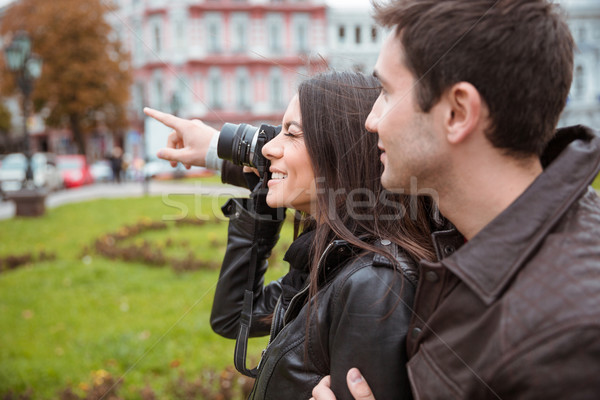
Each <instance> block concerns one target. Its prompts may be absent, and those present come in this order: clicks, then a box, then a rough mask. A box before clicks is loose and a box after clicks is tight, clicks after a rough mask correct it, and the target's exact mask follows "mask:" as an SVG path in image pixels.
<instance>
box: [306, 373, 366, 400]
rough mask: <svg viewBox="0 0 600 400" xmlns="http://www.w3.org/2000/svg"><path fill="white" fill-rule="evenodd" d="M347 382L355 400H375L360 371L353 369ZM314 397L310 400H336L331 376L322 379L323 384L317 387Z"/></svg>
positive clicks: (313, 393) (313, 392)
mask: <svg viewBox="0 0 600 400" xmlns="http://www.w3.org/2000/svg"><path fill="white" fill-rule="evenodd" d="M346 382H347V383H348V389H350V393H352V397H354V399H355V400H375V397H374V396H373V392H371V388H370V387H369V385H368V384H367V381H365V378H363V376H362V375H361V373H360V371H359V370H358V369H356V368H352V369H351V370H350V371H348V375H347V376H346ZM312 395H313V397H311V399H310V400H336V398H335V394H333V392H332V391H331V377H330V376H329V375H327V376H326V377H325V378H323V379H321V382H319V384H318V385H317V386H315V388H314V389H313V391H312Z"/></svg>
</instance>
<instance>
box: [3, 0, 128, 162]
mask: <svg viewBox="0 0 600 400" xmlns="http://www.w3.org/2000/svg"><path fill="white" fill-rule="evenodd" d="M106 3H107V2H106V1H103V0H83V1H82V0H52V1H40V0H20V1H18V2H15V3H14V4H13V5H12V6H11V7H10V8H9V9H8V10H7V12H6V14H5V15H4V17H3V20H2V23H1V25H0V33H2V34H3V35H5V36H10V34H12V33H15V32H17V31H19V30H24V31H26V32H28V33H29V35H30V37H31V40H32V50H33V52H35V53H37V54H39V55H40V56H41V57H42V58H43V62H44V64H43V69H42V75H41V77H40V78H39V79H38V81H36V83H35V90H34V93H33V103H34V107H35V109H36V110H37V111H39V110H44V114H45V115H47V117H46V118H45V120H46V124H47V125H48V126H52V127H65V126H66V127H69V128H70V129H71V131H72V133H73V137H74V139H75V143H76V145H77V148H78V151H79V153H81V154H85V141H86V136H87V134H88V133H89V132H90V131H92V130H93V129H94V128H95V127H96V126H97V125H98V124H105V125H106V126H108V128H109V129H111V130H112V131H113V132H122V131H123V129H124V128H125V127H126V126H127V118H126V104H127V101H128V99H129V87H130V85H131V73H130V70H129V55H128V54H127V53H126V52H125V51H124V50H123V47H122V45H121V43H120V42H119V41H118V40H116V39H114V36H115V35H114V33H113V31H112V28H111V26H110V24H109V23H108V22H107V21H106V16H107V13H110V12H112V11H113V10H112V8H111V7H110V6H109V5H107V4H106ZM3 73H4V74H7V73H9V72H6V71H4V72H3ZM9 80H10V79H8V78H7V79H3V81H9ZM6 87H9V88H10V85H8V86H6V85H5V88H6Z"/></svg>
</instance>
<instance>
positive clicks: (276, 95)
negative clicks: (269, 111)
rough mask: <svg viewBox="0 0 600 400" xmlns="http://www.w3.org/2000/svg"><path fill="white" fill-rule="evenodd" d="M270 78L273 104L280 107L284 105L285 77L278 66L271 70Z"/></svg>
mask: <svg viewBox="0 0 600 400" xmlns="http://www.w3.org/2000/svg"><path fill="white" fill-rule="evenodd" d="M270 80H271V82H270V85H269V86H270V98H271V106H272V107H273V108H275V109H279V108H281V107H282V105H283V79H282V78H281V71H280V70H279V69H278V68H276V69H273V70H272V71H271V79H270Z"/></svg>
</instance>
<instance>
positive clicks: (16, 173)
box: [0, 153, 63, 194]
mask: <svg viewBox="0 0 600 400" xmlns="http://www.w3.org/2000/svg"><path fill="white" fill-rule="evenodd" d="M31 167H32V169H33V183H34V185H35V187H38V188H45V189H47V190H49V191H54V190H58V189H61V188H62V187H63V180H62V176H61V174H60V171H59V170H58V168H57V167H56V160H55V157H54V154H51V153H35V154H34V155H33V156H32V157H31ZM26 169H27V158H26V157H25V155H24V154H22V153H12V154H8V155H7V156H5V157H4V158H3V159H2V164H0V187H1V188H2V192H4V194H7V193H8V192H11V191H15V190H19V189H21V184H22V182H23V181H24V180H25V170H26Z"/></svg>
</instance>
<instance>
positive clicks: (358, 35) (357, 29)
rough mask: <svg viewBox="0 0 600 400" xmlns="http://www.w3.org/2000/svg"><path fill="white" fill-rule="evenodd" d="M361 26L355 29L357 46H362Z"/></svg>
mask: <svg viewBox="0 0 600 400" xmlns="http://www.w3.org/2000/svg"><path fill="white" fill-rule="evenodd" d="M360 36H361V35H360V26H357V27H356V28H354V41H355V42H356V44H360V39H361V38H360Z"/></svg>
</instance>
